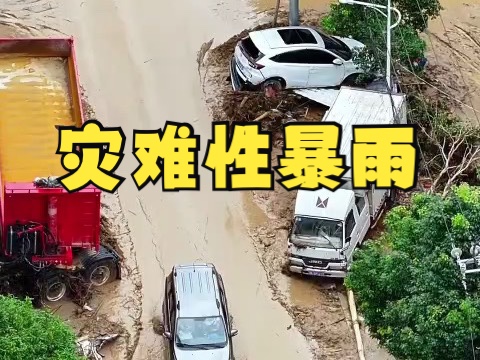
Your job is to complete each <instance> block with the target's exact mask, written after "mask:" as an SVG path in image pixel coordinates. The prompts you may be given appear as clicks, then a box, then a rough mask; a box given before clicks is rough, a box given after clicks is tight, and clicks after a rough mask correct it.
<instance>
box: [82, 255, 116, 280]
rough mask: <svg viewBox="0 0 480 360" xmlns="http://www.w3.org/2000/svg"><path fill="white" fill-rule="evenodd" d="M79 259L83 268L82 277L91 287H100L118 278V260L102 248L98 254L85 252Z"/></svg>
mask: <svg viewBox="0 0 480 360" xmlns="http://www.w3.org/2000/svg"><path fill="white" fill-rule="evenodd" d="M79 258H80V261H81V263H82V266H83V277H84V279H85V281H86V282H88V283H90V284H92V285H93V286H102V285H105V284H108V283H110V282H112V281H114V280H116V279H119V278H120V265H119V259H120V258H119V256H118V255H117V254H116V253H115V252H114V251H112V250H110V249H108V248H106V247H104V246H100V250H99V252H98V253H95V252H93V251H85V252H83V253H82V254H80V256H79Z"/></svg>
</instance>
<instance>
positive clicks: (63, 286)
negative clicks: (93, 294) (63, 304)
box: [39, 271, 68, 302]
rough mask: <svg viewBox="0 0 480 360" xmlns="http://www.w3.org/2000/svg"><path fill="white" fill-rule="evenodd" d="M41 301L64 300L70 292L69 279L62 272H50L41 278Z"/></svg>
mask: <svg viewBox="0 0 480 360" xmlns="http://www.w3.org/2000/svg"><path fill="white" fill-rule="evenodd" d="M39 288H40V299H41V301H42V302H56V301H60V300H62V299H63V298H64V297H65V295H66V294H67V291H68V279H67V277H66V276H64V275H63V274H62V273H60V272H54V271H48V272H46V273H45V274H44V275H43V276H41V278H39Z"/></svg>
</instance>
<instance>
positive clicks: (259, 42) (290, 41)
mask: <svg viewBox="0 0 480 360" xmlns="http://www.w3.org/2000/svg"><path fill="white" fill-rule="evenodd" d="M249 36H250V38H251V39H252V41H253V42H254V43H255V45H256V46H257V47H258V49H259V50H260V51H261V52H262V53H264V54H266V53H268V52H269V50H272V49H278V48H294V47H306V46H307V47H318V48H321V49H324V48H325V43H324V42H323V39H322V37H321V36H320V34H319V33H317V31H316V30H314V29H312V28H310V27H307V26H288V27H277V28H271V29H265V30H258V31H252V32H251V33H249ZM270 52H271V51H270Z"/></svg>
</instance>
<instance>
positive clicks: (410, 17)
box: [322, 0, 440, 74]
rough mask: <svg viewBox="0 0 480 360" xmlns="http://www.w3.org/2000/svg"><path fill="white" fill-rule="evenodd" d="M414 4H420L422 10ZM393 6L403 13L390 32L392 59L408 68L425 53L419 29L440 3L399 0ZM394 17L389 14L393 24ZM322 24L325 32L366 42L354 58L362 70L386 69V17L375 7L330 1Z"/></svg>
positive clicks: (421, 29) (421, 28)
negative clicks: (400, 20)
mask: <svg viewBox="0 0 480 360" xmlns="http://www.w3.org/2000/svg"><path fill="white" fill-rule="evenodd" d="M380 3H381V4H383V3H382V2H380ZM417 4H420V5H421V6H423V9H422V10H421V11H419V10H418V9H419V8H418V5H417ZM394 5H395V6H396V7H397V8H398V9H399V10H400V11H401V13H402V22H401V23H400V25H399V26H397V27H396V28H395V29H394V30H393V31H392V50H391V51H392V60H393V61H394V62H395V61H399V62H400V63H402V64H403V65H405V66H407V67H410V63H411V62H412V61H413V60H414V59H417V58H420V57H423V55H424V53H425V49H426V44H425V41H423V40H422V39H421V38H420V35H419V31H423V30H425V25H426V24H427V23H428V18H429V17H433V16H435V15H437V14H438V12H439V11H440V5H439V3H438V1H437V0H418V1H417V0H399V1H397V2H395V3H394ZM395 20H396V15H395V14H394V13H392V23H393V22H395ZM322 26H323V28H324V29H325V30H326V31H327V32H330V33H332V34H335V35H338V36H344V37H348V36H352V37H353V38H355V39H357V40H359V41H361V42H363V43H364V44H365V45H366V48H365V49H364V50H363V51H361V52H360V53H358V54H356V56H355V58H354V61H355V62H356V63H358V64H359V65H360V66H361V67H362V68H363V69H364V70H365V71H367V72H368V73H370V74H372V73H376V72H378V71H379V70H383V69H384V68H385V62H386V20H385V17H384V16H382V15H381V14H379V13H378V12H377V11H376V10H374V9H372V8H366V7H364V6H360V5H341V4H333V5H331V9H330V12H329V14H328V15H327V16H326V17H324V18H323V19H322Z"/></svg>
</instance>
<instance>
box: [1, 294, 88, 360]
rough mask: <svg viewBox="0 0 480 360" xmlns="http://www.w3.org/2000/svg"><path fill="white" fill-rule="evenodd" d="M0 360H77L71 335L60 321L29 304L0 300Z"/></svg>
mask: <svg viewBox="0 0 480 360" xmlns="http://www.w3.org/2000/svg"><path fill="white" fill-rule="evenodd" d="M0 359H1V360H12V359H22V360H80V359H81V358H80V357H79V356H78V355H77V350H76V344H75V334H74V333H73V331H72V329H71V328H69V327H68V325H67V324H65V323H64V322H63V321H62V320H61V319H60V318H58V317H57V316H55V315H52V314H51V313H48V312H46V311H44V310H36V309H34V308H33V306H32V303H31V301H30V300H18V299H15V298H13V297H11V296H0Z"/></svg>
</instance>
